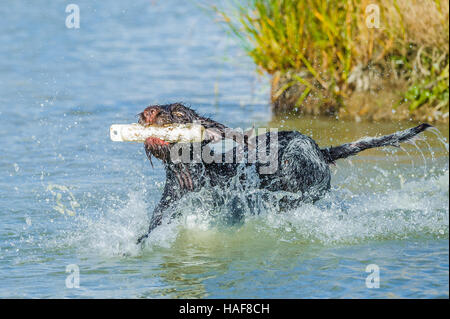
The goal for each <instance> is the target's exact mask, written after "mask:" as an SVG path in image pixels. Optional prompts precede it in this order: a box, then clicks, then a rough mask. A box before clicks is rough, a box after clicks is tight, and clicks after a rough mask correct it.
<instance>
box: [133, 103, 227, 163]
mask: <svg viewBox="0 0 450 319" xmlns="http://www.w3.org/2000/svg"><path fill="white" fill-rule="evenodd" d="M138 116H139V120H138V122H139V124H141V125H143V126H149V125H152V126H165V125H171V124H188V123H197V124H200V125H202V126H203V127H204V128H205V136H206V140H205V141H206V142H211V141H213V142H214V141H218V140H221V139H222V138H223V137H224V136H225V130H226V129H227V127H226V126H225V125H223V124H221V123H218V122H216V121H213V120H211V119H210V118H207V117H203V116H200V115H198V114H197V113H196V112H195V111H194V110H192V109H190V108H189V107H187V106H184V105H183V104H181V103H174V104H167V105H151V106H148V107H147V108H146V109H145V110H144V111H142V112H141V113H139V114H138ZM172 145H173V144H170V143H168V142H166V141H163V140H161V139H158V138H149V139H147V141H146V142H145V150H146V152H147V156H149V158H151V157H150V155H153V156H154V157H156V158H159V159H161V160H163V161H168V160H169V156H170V147H171V146H172Z"/></svg>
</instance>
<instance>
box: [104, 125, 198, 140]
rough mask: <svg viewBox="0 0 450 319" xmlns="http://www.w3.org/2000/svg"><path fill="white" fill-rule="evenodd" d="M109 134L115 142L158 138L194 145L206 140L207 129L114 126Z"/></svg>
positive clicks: (193, 127) (174, 126)
mask: <svg viewBox="0 0 450 319" xmlns="http://www.w3.org/2000/svg"><path fill="white" fill-rule="evenodd" d="M109 132H110V136H111V140H112V141H114V142H145V140H146V139H147V138H149V137H156V138H159V139H161V140H163V141H166V142H169V143H194V142H201V141H203V140H204V139H205V128H204V127H203V126H201V125H200V124H192V123H190V124H172V125H167V126H142V125H140V124H137V123H134V124H113V125H111V128H110V130H109Z"/></svg>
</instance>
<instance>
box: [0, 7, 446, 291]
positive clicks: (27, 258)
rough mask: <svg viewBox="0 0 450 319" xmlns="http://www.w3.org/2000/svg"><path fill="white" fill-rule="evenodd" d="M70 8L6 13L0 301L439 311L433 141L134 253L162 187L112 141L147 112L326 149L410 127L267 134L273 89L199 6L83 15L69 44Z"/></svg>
mask: <svg viewBox="0 0 450 319" xmlns="http://www.w3.org/2000/svg"><path fill="white" fill-rule="evenodd" d="M68 3H70V2H67V1H66V2H64V1H52V2H51V3H45V4H44V3H41V2H37V1H11V2H2V3H1V4H0V16H1V17H2V19H0V30H1V31H0V41H1V42H0V43H1V46H0V136H1V139H0V147H1V154H0V172H1V175H0V176H1V178H0V208H1V210H0V297H2V298H11V297H26V298H36V297H37V298H61V297H69V298H76V297H91V298H105V297H144V298H175V297H217V298H223V297H225V298H227V297H250V298H252V297H260V298H275V297H276V298H330V297H333V298H359V297H364V298H398V297H402V298H442V297H444V298H448V289H449V272H448V270H449V264H448V262H449V259H448V250H449V241H448V239H449V236H448V234H449V199H448V196H449V182H448V176H449V175H448V151H447V150H446V148H445V147H448V144H447V146H446V145H445V143H444V144H443V143H441V142H440V141H439V140H438V137H437V136H436V135H434V134H432V133H427V134H426V135H425V136H426V141H418V142H417V146H418V148H416V147H415V146H413V145H407V146H405V149H404V150H394V151H392V150H389V151H373V152H366V153H363V154H361V155H360V156H358V157H355V158H353V159H352V160H351V161H342V162H339V163H338V165H337V166H336V167H333V168H332V170H333V179H332V185H333V188H332V191H331V192H330V194H329V195H327V196H326V197H325V198H324V199H322V200H321V201H319V202H318V203H317V204H316V205H304V206H302V207H299V208H297V209H295V210H292V211H290V212H287V213H286V214H283V215H279V214H277V213H276V212H275V211H274V210H272V209H270V208H266V209H263V210H262V214H261V215H260V216H253V217H252V216H248V217H247V218H246V220H245V223H244V224H243V225H240V226H234V227H231V226H229V227H225V226H220V225H219V226H217V225H214V224H213V223H211V216H209V215H208V214H205V212H206V211H208V209H209V206H208V205H209V203H208V200H207V199H208V196H210V194H209V193H208V192H207V191H205V192H202V193H200V194H196V195H195V196H193V197H190V198H188V199H186V200H185V201H184V202H183V204H182V206H181V208H180V209H181V210H183V212H184V214H183V218H181V219H180V220H177V221H176V222H174V223H172V224H168V225H163V226H162V227H160V228H159V229H157V231H155V232H154V233H153V234H152V235H151V237H150V240H149V244H148V245H147V246H145V247H144V248H140V247H138V246H137V245H136V244H135V240H136V238H137V237H138V236H139V235H141V234H142V233H143V232H144V231H145V229H146V228H147V227H148V221H149V214H150V213H151V211H152V208H153V207H154V206H155V204H156V203H157V202H158V200H159V196H160V194H161V189H162V186H163V182H164V174H163V170H162V167H161V165H160V163H155V167H154V168H153V169H152V168H151V166H150V165H149V163H148V160H147V159H146V157H145V154H144V152H143V149H142V146H141V145H137V144H132V143H130V144H128V143H113V142H111V141H110V140H109V126H110V125H111V124H114V123H131V122H134V121H136V117H135V115H136V114H137V113H138V112H140V111H141V110H142V109H143V108H144V107H145V106H146V105H149V104H152V103H167V102H175V101H183V102H185V103H187V104H188V105H191V106H192V107H194V108H195V109H197V110H198V111H199V112H200V113H203V114H207V115H209V116H212V117H213V118H214V119H216V120H218V121H221V122H224V123H226V124H228V125H229V126H232V127H249V126H251V125H252V124H253V123H256V124H257V125H271V126H277V127H280V128H281V129H283V128H284V129H298V130H301V131H302V132H305V133H307V134H309V135H311V136H313V137H314V138H315V139H316V140H317V141H318V142H319V143H320V144H321V145H330V144H333V145H336V144H338V143H343V142H348V141H351V140H354V139H357V138H359V137H362V136H365V135H375V134H380V133H388V132H392V131H395V130H397V129H400V128H406V127H409V126H412V125H413V124H414V123H408V122H407V123H371V124H367V123H346V122H341V121H336V120H334V119H313V118H276V119H274V118H271V115H270V107H269V104H268V101H269V81H268V78H267V77H266V76H261V75H258V74H257V73H256V70H255V66H254V65H253V63H252V61H251V60H250V59H249V58H248V57H247V56H246V55H245V53H244V52H243V50H242V49H241V48H240V46H239V44H238V43H236V42H235V41H234V39H233V38H232V37H230V36H228V35H227V34H226V33H225V31H224V29H223V28H222V27H221V26H220V25H219V24H217V21H215V19H216V17H215V16H214V15H213V14H211V13H210V12H208V11H205V10H203V9H202V8H201V7H199V6H198V5H197V4H196V3H195V2H191V1H175V0H170V1H157V0H154V1H148V0H146V1H143V0H138V1H133V2H131V3H126V2H124V1H78V0H77V1H75V3H76V4H78V5H79V7H80V14H81V21H80V28H79V29H68V28H66V26H65V20H66V16H67V13H65V7H66V5H67V4H68ZM439 129H440V131H441V133H442V134H443V136H444V139H448V127H445V126H442V127H439ZM419 150H421V151H422V152H420V151H419ZM71 264H75V265H77V266H78V268H79V273H80V287H79V288H68V287H67V286H66V278H67V276H68V275H69V273H66V267H67V266H68V265H71ZM370 264H376V265H377V266H378V267H379V273H380V286H379V288H371V289H369V288H367V287H366V277H367V276H368V275H369V273H367V272H366V267H367V266H368V265H370Z"/></svg>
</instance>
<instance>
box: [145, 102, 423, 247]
mask: <svg viewBox="0 0 450 319" xmlns="http://www.w3.org/2000/svg"><path fill="white" fill-rule="evenodd" d="M138 116H139V120H138V122H139V123H140V124H141V125H143V126H149V125H152V126H165V125H171V124H188V123H198V124H200V125H201V126H203V128H204V132H205V134H204V140H203V141H202V142H198V143H189V144H183V145H181V146H180V144H182V143H168V142H166V141H164V140H161V139H158V138H154V137H150V138H148V139H147V140H146V141H145V143H144V149H145V153H146V155H147V157H148V158H149V160H150V162H151V164H152V166H153V163H152V157H154V158H157V159H159V160H161V161H162V163H163V165H164V169H165V172H166V183H165V187H164V190H163V194H162V197H161V200H160V201H159V203H158V204H157V206H156V207H155V209H154V211H153V215H152V218H151V221H150V226H149V229H148V232H147V233H146V234H144V235H142V236H141V237H140V238H139V239H138V243H141V242H142V241H143V240H145V239H146V238H147V237H148V236H149V234H150V232H151V231H152V230H154V229H155V228H156V227H158V226H159V225H161V223H162V220H163V218H165V217H166V215H168V216H170V211H171V208H174V207H175V205H176V204H177V202H178V201H179V200H180V199H181V198H182V197H183V196H184V195H185V194H187V193H190V192H196V191H199V190H200V189H202V188H203V187H219V188H226V187H229V185H230V181H231V180H232V179H233V178H235V177H236V176H237V177H238V178H240V179H245V175H242V174H241V172H242V170H240V169H239V168H240V167H242V166H243V165H244V166H247V167H248V166H252V167H254V168H255V171H256V172H257V174H258V177H259V181H258V183H257V185H255V186H254V187H256V188H259V189H264V190H267V191H271V192H277V191H284V192H285V194H288V195H286V196H284V197H282V198H280V199H279V207H280V209H281V210H284V209H288V208H293V207H296V206H298V205H299V204H301V203H303V202H315V201H316V200H318V199H320V198H321V197H323V195H324V194H325V193H326V192H328V191H329V189H330V180H331V173H330V168H329V166H330V164H334V163H335V161H336V160H338V159H342V158H346V157H349V156H352V155H356V154H357V153H359V152H361V151H364V150H366V149H370V148H375V147H383V146H395V147H399V145H400V143H402V142H407V141H409V140H411V139H412V138H414V137H415V136H416V135H417V134H419V133H421V132H423V131H425V130H426V129H428V128H429V127H431V125H429V124H427V123H423V124H420V125H418V126H416V127H412V128H409V129H407V130H404V131H399V132H396V133H393V134H390V135H385V136H381V137H373V138H364V139H361V140H358V141H356V142H352V143H347V144H343V145H340V146H335V147H326V148H320V147H319V146H318V145H317V143H316V142H315V141H314V140H313V139H312V138H310V137H308V136H306V135H303V134H301V133H299V132H297V131H281V132H276V133H274V134H272V133H273V132H266V133H265V134H261V135H258V136H254V137H252V136H249V134H248V133H242V132H239V131H236V130H233V129H231V128H229V127H227V126H225V125H224V124H221V123H219V122H216V121H214V120H212V119H210V118H208V117H204V116H200V115H199V114H197V113H196V112H195V111H194V110H193V109H191V108H189V107H187V106H185V105H183V104H181V103H174V104H167V105H152V106H148V107H147V108H146V109H145V110H144V111H143V112H141V113H139V114H138ZM227 136H231V137H230V138H229V139H230V140H232V141H233V143H234V145H233V147H232V149H231V150H230V151H228V152H223V153H218V152H215V151H214V150H213V148H212V147H211V145H213V144H214V143H217V142H219V141H223V140H224V139H225V138H227ZM195 150H197V151H195ZM180 151H181V152H182V151H184V152H185V154H186V153H187V159H188V160H187V161H181V160H180ZM194 153H195V154H194ZM196 154H197V155H196ZM199 154H200V156H199ZM268 154H269V155H268ZM185 157H186V156H185ZM250 157H251V158H252V159H253V160H252V161H249V158H250ZM194 158H195V160H194ZM230 158H231V160H230ZM242 158H246V159H247V161H244V162H243V161H242ZM263 159H265V160H264V161H263ZM239 174H240V175H239ZM238 175H239V176H238ZM289 194H295V195H296V196H289ZM248 200H249V201H252V198H251V196H250V197H249V198H248ZM236 206H237V207H238V206H239V205H236ZM236 210H237V211H238V209H236ZM233 215H235V217H236V216H237V218H239V216H241V213H240V212H233ZM170 217H174V216H170Z"/></svg>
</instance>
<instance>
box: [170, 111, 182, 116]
mask: <svg viewBox="0 0 450 319" xmlns="http://www.w3.org/2000/svg"><path fill="white" fill-rule="evenodd" d="M172 114H173V115H175V116H176V117H183V116H184V113H183V112H172Z"/></svg>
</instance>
